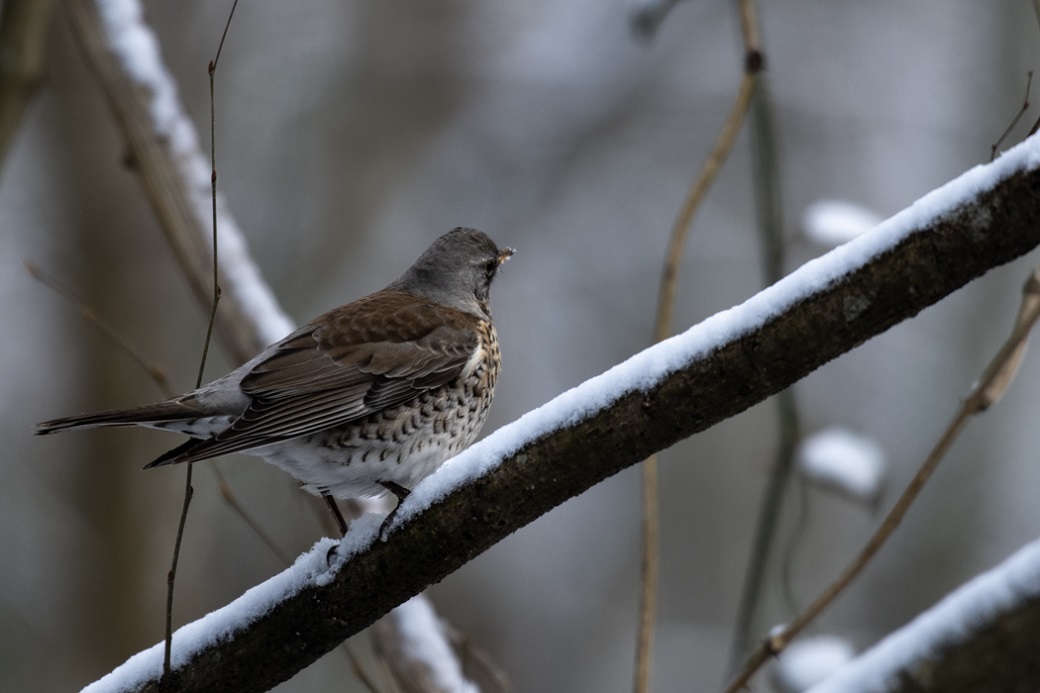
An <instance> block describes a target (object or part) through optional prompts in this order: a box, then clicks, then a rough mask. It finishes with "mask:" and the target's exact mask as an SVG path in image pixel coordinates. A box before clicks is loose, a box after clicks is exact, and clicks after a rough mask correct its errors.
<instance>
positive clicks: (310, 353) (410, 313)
mask: <svg viewBox="0 0 1040 693" xmlns="http://www.w3.org/2000/svg"><path fill="white" fill-rule="evenodd" d="M477 322H478V320H477V318H475V317H473V316H471V315H468V314H466V313H463V312H461V311H456V310H452V309H450V308H444V307H441V306H436V305H432V304H428V303H425V302H422V301H419V300H417V299H416V298H415V297H414V296H411V295H409V294H405V293H396V292H385V291H384V292H380V293H377V294H373V295H372V296H368V297H366V298H363V299H360V300H358V301H355V302H354V303H351V304H348V305H346V306H342V307H340V308H337V309H335V310H333V311H331V312H329V313H326V314H325V315H323V316H321V317H320V318H318V319H317V320H315V321H314V322H312V323H311V324H310V325H308V326H306V327H304V328H301V329H300V330H297V331H296V332H294V333H293V334H292V335H290V336H289V337H287V338H286V339H285V340H283V341H282V342H280V343H279V344H277V345H276V346H275V347H274V348H273V349H272V351H271V354H270V355H269V356H268V357H267V358H266V359H264V360H262V361H260V362H258V363H257V364H256V365H255V366H254V367H253V369H252V370H251V371H250V372H249V373H248V374H246V376H245V377H244V378H243V379H242V383H241V387H242V391H243V392H244V393H245V394H247V395H249V396H250V397H251V398H252V402H251V403H250V404H249V406H248V407H247V408H246V410H245V411H244V412H243V413H242V415H241V416H240V417H239V418H238V419H236V420H235V421H233V422H232V423H231V425H230V426H229V427H228V428H227V429H225V430H224V431H221V432H220V433H219V434H218V435H217V436H215V437H214V438H211V439H208V440H199V441H191V442H189V443H187V444H185V445H184V446H181V448H178V449H177V450H175V451H171V453H170V454H169V456H166V455H164V456H163V457H162V458H160V459H159V460H156V463H157V464H169V463H173V462H195V461H198V460H202V459H207V458H210V457H215V456H217V455H224V454H227V453H231V452H238V451H242V450H248V449H250V448H255V447H259V446H261V445H266V444H268V443H273V442H277V441H279V440H287V439H290V438H297V437H299V436H303V435H307V434H310V433H315V432H317V431H321V430H324V429H328V428H333V427H336V426H342V425H344V424H348V423H350V422H351V421H355V420H357V419H360V418H362V417H365V416H367V415H369V414H371V413H373V412H377V411H382V410H385V409H390V408H393V407H396V406H398V405H400V404H404V403H405V402H408V401H409V400H411V399H414V398H415V397H418V396H419V395H420V394H421V393H422V392H424V391H426V390H429V389H431V388H436V387H439V386H440V385H443V384H445V383H448V382H450V381H451V380H452V379H454V378H455V377H456V376H458V375H459V373H461V372H462V369H463V368H464V367H465V365H466V363H467V361H469V359H470V358H471V357H472V355H473V353H474V351H476V350H477V349H478V348H479V346H480V340H479V337H478V334H477V331H476V326H477Z"/></svg>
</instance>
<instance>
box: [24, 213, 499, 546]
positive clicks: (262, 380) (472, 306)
mask: <svg viewBox="0 0 1040 693" xmlns="http://www.w3.org/2000/svg"><path fill="white" fill-rule="evenodd" d="M512 254H513V250H512V249H511V248H499V247H498V246H496V245H495V243H494V242H493V241H492V240H491V239H490V238H488V237H487V236H486V235H485V234H483V233H482V232H480V231H477V230H474V229H463V228H458V229H455V230H453V231H449V232H448V233H446V234H444V235H443V236H441V237H440V238H438V239H437V240H436V241H434V243H433V245H431V246H430V247H429V248H427V250H426V252H424V253H423V254H422V255H421V256H420V257H419V259H418V260H416V261H415V264H413V265H412V266H411V267H409V268H408V270H407V271H406V272H405V273H404V274H402V275H401V277H400V278H399V279H397V280H396V281H394V282H393V283H391V284H390V285H389V286H387V287H386V288H385V289H383V290H382V291H377V292H376V293H374V294H371V295H370V296H366V297H364V298H361V299H358V300H357V301H354V302H353V303H348V304H347V305H345V306H340V307H339V308H335V309H333V310H331V311H329V312H328V313H325V314H324V315H322V316H320V317H318V318H316V319H315V320H314V321H312V322H311V323H309V324H308V325H306V326H304V327H301V328H300V329H298V330H296V331H295V332H293V333H292V334H290V335H289V336H288V337H286V338H285V339H283V340H281V341H280V342H277V343H276V344H273V345H271V346H269V347H267V348H266V349H264V350H263V351H262V352H260V354H258V355H257V356H256V357H255V358H253V359H252V360H251V361H249V362H248V363H246V364H244V365H242V366H240V367H239V368H236V369H235V370H233V371H231V372H230V373H228V374H227V375H225V376H224V377H222V378H219V379H218V380H215V381H213V382H211V383H209V384H208V385H204V386H202V387H200V388H199V389H197V390H194V391H192V392H188V393H186V394H183V395H180V396H179V397H174V398H172V399H168V400H166V401H165V402H160V403H158V404H152V405H147V406H143V407H137V408H134V409H119V410H112V411H103V412H99V413H96V414H85V415H81V416H72V417H68V418H64V419H55V420H53V421H45V422H44V423H41V424H37V426H36V430H35V432H36V433H38V434H44V433H54V432H57V431H64V430H71V429H79V428H93V427H97V426H145V427H148V428H156V429H161V430H166V431H176V432H178V433H186V434H187V435H188V436H190V437H191V439H190V440H189V441H188V442H186V443H184V444H183V445H181V446H179V447H177V448H174V449H173V450H170V451H169V452H167V453H166V454H164V455H162V456H160V457H159V458H158V459H157V460H155V461H154V462H152V463H151V464H149V465H147V467H146V469H147V468H150V467H159V466H163V465H167V464H178V463H181V462H198V461H200V460H205V459H209V458H211V457H217V456H218V455H224V454H227V453H232V452H242V453H246V454H249V455H255V456H257V457H261V458H263V459H264V460H266V461H267V462H270V463H271V464H274V465H276V466H277V467H279V468H281V469H282V470H284V471H286V472H288V473H289V474H291V475H292V476H293V477H295V478H296V479H298V480H299V481H301V482H303V488H304V489H305V490H307V491H309V492H311V493H314V494H318V495H322V496H324V497H325V499H326V501H328V503H329V506H330V508H332V510H333V512H334V513H335V514H336V517H337V520H338V521H339V524H340V529H341V530H345V525H344V523H343V520H342V517H341V516H340V515H339V512H338V510H337V509H336V506H335V503H334V502H333V501H332V498H330V496H331V497H334V498H358V497H375V496H382V495H384V494H386V493H387V492H391V493H393V494H394V495H396V496H397V497H398V500H399V501H400V500H401V499H402V498H403V497H404V496H405V495H407V493H408V492H409V489H411V488H413V487H414V485H415V484H416V483H417V482H418V481H419V480H421V479H423V478H424V477H426V476H428V475H429V474H431V473H432V472H433V471H434V470H436V469H437V468H438V467H439V466H440V465H441V463H443V462H444V461H445V460H446V459H448V458H449V457H451V456H452V455H455V454H456V453H458V452H459V451H461V450H462V449H464V448H465V447H466V446H468V445H469V444H470V443H471V442H473V439H474V438H475V437H476V436H477V433H478V432H479V431H480V427H481V426H482V425H483V423H484V419H485V418H486V417H487V413H488V406H489V405H490V404H491V398H492V395H494V392H495V381H496V380H497V378H498V371H499V366H500V363H501V360H500V354H499V349H498V337H497V335H496V333H495V328H494V326H493V325H492V323H491V310H490V308H489V307H488V293H489V289H490V287H491V281H492V280H493V279H494V278H495V273H496V272H497V270H498V268H499V266H500V265H501V264H502V263H503V262H505V261H506V260H507V259H508V258H509V257H510V256H511V255H512ZM385 527H386V524H385V523H384V529H385Z"/></svg>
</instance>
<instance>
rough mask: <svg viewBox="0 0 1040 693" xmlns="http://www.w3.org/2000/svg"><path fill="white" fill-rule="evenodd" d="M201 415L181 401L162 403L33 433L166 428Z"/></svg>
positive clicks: (73, 419) (59, 422)
mask: <svg viewBox="0 0 1040 693" xmlns="http://www.w3.org/2000/svg"><path fill="white" fill-rule="evenodd" d="M198 416H199V412H198V411H197V410H193V409H191V408H190V407H187V406H185V405H183V404H181V403H179V402H161V403H159V404H150V405H148V406H144V407H137V408H135V409H111V410H109V411H100V412H96V413H94V414H81V415H79V416H68V417H65V418H62V419H53V420H51V421H44V422H43V423H38V424H36V426H35V427H34V430H33V433H35V434H36V435H47V434H49V433H58V432H59V431H75V430H79V429H83V428H99V427H102V426H152V427H156V428H163V427H164V425H169V424H176V423H177V422H187V421H190V420H192V419H195V418H197V417H198Z"/></svg>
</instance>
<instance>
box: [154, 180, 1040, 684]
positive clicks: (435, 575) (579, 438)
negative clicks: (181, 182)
mask: <svg viewBox="0 0 1040 693" xmlns="http://www.w3.org/2000/svg"><path fill="white" fill-rule="evenodd" d="M1038 190H1040V173H1037V172H1035V171H1023V172H1019V173H1016V174H1013V175H1011V176H1009V177H1008V178H1007V179H1005V180H1004V181H1003V182H1001V183H1000V184H998V185H997V186H996V187H995V188H994V189H993V190H990V191H988V192H986V193H983V194H982V195H981V196H980V197H979V198H978V199H977V201H976V202H975V203H972V204H966V205H964V206H962V207H960V208H959V209H957V210H955V211H954V212H953V213H951V214H949V215H947V216H946V217H945V218H943V219H941V220H939V221H937V222H935V223H933V225H932V226H931V227H930V228H929V229H928V230H927V231H926V232H924V233H915V234H913V235H911V236H910V237H908V238H906V239H905V240H904V241H903V242H901V243H900V244H899V245H898V246H896V247H894V248H893V249H892V250H891V251H889V252H887V253H885V254H883V255H880V256H878V257H876V258H874V259H872V260H871V261H870V262H869V263H868V264H866V265H865V266H863V267H861V268H859V269H857V270H855V271H853V272H851V273H850V274H848V275H846V276H845V277H843V278H842V279H841V280H840V281H837V282H835V283H833V284H831V285H830V286H826V287H821V288H820V289H818V290H817V291H816V292H815V293H813V294H812V295H810V296H808V297H806V298H805V299H804V300H803V301H801V302H800V303H797V304H796V305H794V306H792V307H791V308H790V309H789V310H788V311H786V312H785V313H783V314H782V315H779V316H777V317H776V318H774V319H772V320H771V321H770V322H768V323H767V324H765V325H763V326H762V327H761V328H760V329H758V330H756V331H754V332H753V333H750V334H747V335H745V336H742V337H740V338H736V339H734V340H732V341H730V342H728V343H725V344H722V345H721V346H720V347H719V348H718V349H717V350H716V351H714V352H712V353H710V354H708V355H706V356H704V357H702V358H698V359H696V360H694V361H692V362H690V363H689V364H687V365H686V366H685V367H684V368H682V369H681V370H679V371H677V372H675V373H674V374H672V375H671V376H669V377H668V378H667V379H666V380H664V381H663V382H661V383H660V384H659V385H658V386H657V387H655V388H653V389H652V390H649V391H646V392H641V393H635V394H630V395H627V396H624V397H622V398H621V399H619V400H618V401H616V402H615V403H614V404H613V405H611V406H609V407H607V408H605V409H603V410H601V411H599V412H597V413H595V414H594V415H592V416H590V417H589V418H587V419H586V420H584V421H581V422H580V423H578V424H576V425H573V426H571V427H568V428H565V429H561V430H556V431H553V432H550V433H547V434H545V435H543V436H542V437H541V438H539V439H537V440H535V441H533V442H531V443H530V444H528V445H527V446H525V447H524V448H523V449H522V450H520V451H519V452H517V453H516V454H514V455H513V456H512V457H511V458H509V459H507V460H506V461H505V462H504V463H503V464H502V466H501V468H500V469H498V470H497V471H496V472H495V473H493V474H489V475H487V476H485V477H483V478H480V479H478V480H476V481H474V482H472V483H470V484H469V485H467V486H465V487H463V488H460V489H458V490H457V491H456V492H455V493H453V494H451V495H450V496H448V497H446V498H445V499H444V500H443V501H442V502H440V503H438V504H436V505H434V506H432V507H431V508H430V509H429V510H428V511H426V512H425V513H423V514H422V515H421V516H418V517H417V518H415V519H414V520H413V521H412V522H410V523H409V524H407V525H405V526H403V527H401V528H400V529H399V530H398V531H397V532H395V533H394V535H393V536H392V537H391V539H390V541H388V542H386V543H377V544H376V545H375V546H373V547H372V548H371V550H369V551H367V552H364V553H362V554H359V555H357V556H355V557H354V558H353V559H351V560H350V562H349V563H348V564H347V565H346V566H344V568H343V570H342V571H341V572H340V574H339V575H338V577H337V579H336V580H335V581H334V582H333V583H332V584H330V585H328V586H327V587H324V588H320V589H318V588H314V589H308V590H305V591H303V592H301V593H300V594H298V595H296V596H295V597H293V598H291V599H288V600H287V601H285V602H283V603H281V604H279V605H277V606H276V607H275V608H274V609H272V610H271V611H270V612H269V613H268V614H267V615H266V616H264V617H263V618H261V619H259V620H258V621H256V622H254V623H252V624H249V625H245V626H243V628H242V630H241V631H240V632H239V633H237V634H236V636H235V638H234V640H232V641H230V642H226V643H223V644H221V645H219V646H215V647H212V648H210V649H207V650H204V651H202V652H200V653H199V654H198V655H197V656H196V657H195V658H193V660H192V661H191V662H190V664H189V665H187V666H184V667H182V668H180V669H178V670H176V671H174V672H173V675H172V676H171V677H170V680H168V681H165V682H164V685H162V686H160V685H159V682H158V681H152V682H149V684H147V685H146V686H145V687H144V688H143V689H142V690H148V691H158V690H166V691H211V690H235V691H260V690H266V689H268V688H271V687H272V686H274V685H275V684H277V683H278V682H280V681H284V680H286V679H288V678H290V677H291V676H292V675H293V674H294V673H296V672H297V671H299V670H301V669H303V668H304V667H306V666H307V665H309V664H310V663H312V662H313V661H315V660H316V659H317V658H319V657H320V656H321V655H323V654H324V653H326V652H328V651H329V650H330V649H332V648H333V647H335V646H336V645H337V644H339V643H340V642H341V641H342V640H343V639H345V638H347V637H349V636H351V635H353V634H355V633H357V632H358V631H360V630H362V629H364V628H365V627H367V626H368V625H370V624H371V623H373V622H374V621H375V620H376V619H378V618H379V617H380V616H382V615H383V614H385V613H387V612H388V611H389V610H390V609H392V608H393V607H394V606H396V605H397V604H400V603H401V602H403V601H404V600H406V599H408V598H409V597H411V596H412V595H414V594H416V593H418V592H419V591H421V590H422V589H423V588H424V587H426V586H427V585H429V584H431V583H434V582H437V581H439V580H441V579H442V578H444V577H445V576H446V575H448V574H450V573H451V572H452V571H454V570H456V569H458V568H459V567H460V566H461V565H463V564H464V563H466V562H467V561H469V560H470V559H472V558H473V557H475V556H477V555H478V554H480V553H481V552H483V551H485V550H486V549H487V548H488V547H490V546H491V545H493V544H494V543H496V542H498V541H500V540H501V539H503V538H504V537H506V536H507V535H508V534H510V533H512V532H514V531H516V530H517V529H519V528H520V527H523V526H524V525H526V524H527V523H529V522H531V521H532V520H534V519H535V518H537V517H539V516H540V515H542V514H544V513H546V512H548V511H549V510H551V509H552V508H554V507H555V506H557V505H559V504H560V503H562V502H564V501H565V500H567V499H568V498H572V497H574V496H576V495H578V494H580V493H582V492H583V491H585V490H586V489H588V488H589V487H591V486H593V485H594V484H596V483H597V482H599V481H601V480H603V479H605V478H607V477H609V476H611V475H613V474H615V473H617V472H618V471H620V470H622V469H624V468H626V467H628V466H630V465H633V464H636V463H637V462H639V461H640V460H642V459H643V458H645V457H646V456H647V455H649V454H650V453H652V452H656V451H659V450H662V449H664V448H667V447H669V446H670V445H672V444H674V443H676V442H677V441H679V440H682V439H683V438H686V437H689V436H691V435H693V434H695V433H697V432H699V431H703V430H704V429H706V428H708V427H710V426H712V425H714V424H716V423H718V422H720V421H722V420H723V419H726V418H729V417H731V416H734V415H736V414H738V413H740V412H742V411H744V410H745V409H747V408H748V407H750V406H752V405H754V404H756V403H758V402H761V401H762V400H764V399H765V398H767V397H769V396H770V395H772V394H774V393H776V392H778V391H780V390H782V389H783V388H786V387H788V386H790V385H791V384H792V383H794V382H796V381H797V380H799V379H800V378H802V377H804V376H806V375H807V374H809V373H810V372H812V371H813V370H815V369H816V368H818V367H819V366H821V365H823V364H824V363H826V362H827V361H830V360H831V359H833V358H835V357H837V356H839V355H841V354H843V353H845V352H847V351H849V350H851V349H853V348H854V347H856V346H857V345H859V344H861V343H863V342H864V341H865V340H867V339H869V338H871V337H873V336H874V335H877V334H879V333H881V332H883V331H885V330H886V329H888V328H889V327H891V326H892V325H895V324H896V323H898V322H900V321H902V320H905V319H907V318H909V317H912V316H913V315H915V314H917V313H918V312H919V311H921V310H922V309H923V308H925V307H927V306H929V305H931V304H933V303H935V302H936V301H938V300H939V299H941V298H943V297H944V296H946V295H947V294H949V293H951V292H952V291H954V290H956V289H958V288H959V287H961V286H963V285H964V284H966V283H967V282H968V281H970V280H971V279H973V278H975V277H978V276H979V275H981V274H983V273H984V272H985V271H986V270H988V269H990V268H992V267H996V266H997V265H1000V264H1003V263H1005V262H1008V261H1009V260H1011V259H1013V258H1015V257H1017V256H1019V255H1022V254H1023V253H1026V252H1028V251H1029V250H1031V249H1032V248H1034V247H1035V246H1036V245H1037V244H1038V242H1040V224H1038V223H1037V222H1038V221H1040V198H1038V196H1037V191H1038ZM1034 620H1035V619H1034ZM1032 627H1033V628H1035V627H1036V626H1035V625H1034V626H1032ZM1036 637H1037V634H1036V633H1034V635H1033V636H1032V637H1031V638H1030V639H1031V640H1032V641H1034V642H1035V640H1036ZM1031 680H1032V681H1033V684H1034V688H1036V687H1038V686H1040V681H1036V680H1033V679H1031ZM911 690H912V689H911ZM935 690H937V689H935ZM1009 690H1018V689H1014V688H1011V689H1009Z"/></svg>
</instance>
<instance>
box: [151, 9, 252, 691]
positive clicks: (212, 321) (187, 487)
mask: <svg viewBox="0 0 1040 693" xmlns="http://www.w3.org/2000/svg"><path fill="white" fill-rule="evenodd" d="M237 6H238V0H235V2H234V4H232V5H231V11H230V12H229V13H228V18H227V22H226V23H225V24H224V33H223V34H221V36H220V44H219V45H218V46H217V54H216V57H215V58H213V60H211V61H210V63H209V68H208V69H209V142H210V164H211V166H212V175H211V176H210V190H211V191H212V206H213V241H212V242H213V304H212V308H211V309H210V314H209V324H208V325H207V326H206V339H205V341H204V342H203V344H202V358H200V359H199V372H198V375H196V377H195V387H196V389H197V388H199V387H201V386H202V377H203V375H204V374H205V372H206V357H207V356H208V355H209V345H210V342H211V341H212V338H213V327H214V325H216V322H217V307H218V306H219V305H220V274H219V267H220V264H219V261H218V255H217V248H218V243H217V229H218V226H217V117H216V103H215V100H214V88H213V84H214V79H215V77H216V72H217V61H218V60H219V59H220V51H221V49H223V48H224V39H225V38H226V37H227V32H228V28H229V27H230V26H231V18H232V17H234V16H235V8H236V7H237ZM193 468H194V465H191V464H188V465H185V470H184V504H183V505H182V506H181V517H180V521H179V522H178V523H177V537H176V539H175V540H174V542H173V560H172V562H171V564H170V572H169V573H168V574H167V577H166V645H165V651H164V653H163V674H164V675H167V674H169V673H170V657H171V655H172V652H173V592H174V584H175V582H176V579H177V561H178V559H179V558H180V553H181V542H182V540H183V539H184V525H185V523H186V522H187V521H188V508H189V507H190V506H191V499H192V496H194V489H193V488H192V486H191V476H192V469H193Z"/></svg>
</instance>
